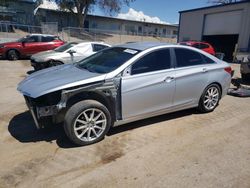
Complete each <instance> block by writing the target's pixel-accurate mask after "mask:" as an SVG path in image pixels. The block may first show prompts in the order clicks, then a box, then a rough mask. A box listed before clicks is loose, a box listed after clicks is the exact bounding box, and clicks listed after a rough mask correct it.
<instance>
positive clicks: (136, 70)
mask: <svg viewBox="0 0 250 188" xmlns="http://www.w3.org/2000/svg"><path fill="white" fill-rule="evenodd" d="M170 67H171V58H170V51H169V49H163V50H158V51H154V52H151V53H149V54H147V55H145V56H144V57H142V58H141V59H139V60H138V61H137V62H136V63H135V64H133V65H132V69H131V73H132V75H135V74H141V73H146V72H152V71H158V70H164V69H169V68H170Z"/></svg>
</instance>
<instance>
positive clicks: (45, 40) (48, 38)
mask: <svg viewBox="0 0 250 188" xmlns="http://www.w3.org/2000/svg"><path fill="white" fill-rule="evenodd" d="M54 39H55V37H53V36H46V37H42V42H52V41H53V40H54Z"/></svg>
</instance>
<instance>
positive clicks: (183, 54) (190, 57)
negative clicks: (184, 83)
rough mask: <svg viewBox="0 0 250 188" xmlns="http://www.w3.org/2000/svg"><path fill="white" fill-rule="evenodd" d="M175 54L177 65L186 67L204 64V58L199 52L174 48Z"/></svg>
mask: <svg viewBox="0 0 250 188" xmlns="http://www.w3.org/2000/svg"><path fill="white" fill-rule="evenodd" d="M175 56H176V60H177V67H187V66H194V65H202V64H204V60H203V58H202V56H201V54H200V53H198V52H195V51H192V50H189V49H182V48H176V49H175Z"/></svg>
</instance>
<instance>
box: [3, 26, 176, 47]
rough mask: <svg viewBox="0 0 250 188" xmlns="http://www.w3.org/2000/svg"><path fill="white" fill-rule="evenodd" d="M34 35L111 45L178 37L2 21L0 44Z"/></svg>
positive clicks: (160, 40) (173, 41) (174, 40)
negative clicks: (59, 28) (48, 35)
mask: <svg viewBox="0 0 250 188" xmlns="http://www.w3.org/2000/svg"><path fill="white" fill-rule="evenodd" d="M32 33H41V34H53V35H57V36H59V37H60V38H61V39H63V40H64V41H68V42H70V41H103V42H106V43H108V44H111V45H114V44H121V43H126V42H136V41H159V42H169V43H176V42H177V36H176V35H163V34H154V33H145V32H144V33H138V32H128V31H117V30H100V29H92V28H91V29H90V28H75V27H65V28H62V30H61V31H58V24H57V22H44V23H41V26H31V25H22V24H15V23H10V22H1V21H0V43H1V42H9V41H13V40H16V39H18V38H21V37H24V36H26V35H28V34H32Z"/></svg>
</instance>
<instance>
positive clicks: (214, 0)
mask: <svg viewBox="0 0 250 188" xmlns="http://www.w3.org/2000/svg"><path fill="white" fill-rule="evenodd" d="M239 1H246V0H209V1H208V3H212V4H230V3H236V2H239Z"/></svg>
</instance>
